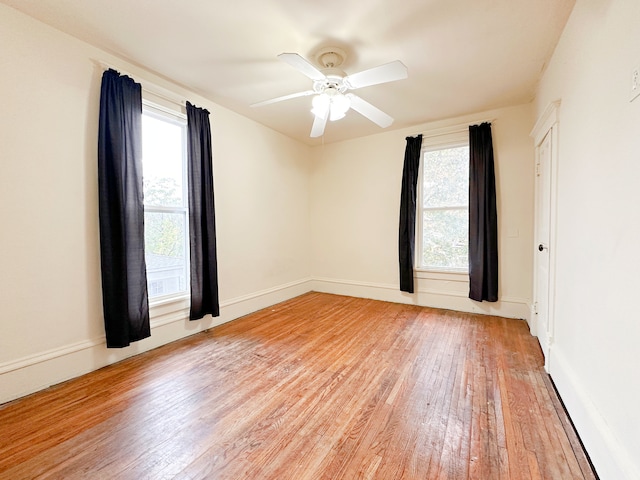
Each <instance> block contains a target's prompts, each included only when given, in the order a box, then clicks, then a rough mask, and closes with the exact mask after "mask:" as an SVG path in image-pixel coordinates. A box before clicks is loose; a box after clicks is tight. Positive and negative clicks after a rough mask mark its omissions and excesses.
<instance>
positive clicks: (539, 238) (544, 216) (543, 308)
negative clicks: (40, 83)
mask: <svg viewBox="0 0 640 480" xmlns="http://www.w3.org/2000/svg"><path fill="white" fill-rule="evenodd" d="M551 143H552V130H549V132H547V135H546V136H545V137H544V139H543V140H542V142H541V143H540V144H539V145H538V147H537V155H536V157H537V158H536V192H535V195H536V219H535V244H534V248H535V252H534V259H535V262H534V268H535V286H534V291H535V297H534V306H535V308H534V312H535V313H536V318H535V332H534V333H535V334H536V335H537V337H538V340H539V342H540V346H541V347H542V352H543V353H544V357H545V366H547V367H548V365H549V355H550V353H551V352H550V348H551V341H552V335H553V329H552V325H551V320H552V319H551V315H550V311H549V296H550V295H549V294H550V292H549V286H550V268H549V266H550V252H549V247H550V245H549V244H550V238H551V235H550V225H551V172H552V170H551V166H552V165H551V163H552V144H551Z"/></svg>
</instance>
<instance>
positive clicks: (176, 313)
mask: <svg viewBox="0 0 640 480" xmlns="http://www.w3.org/2000/svg"><path fill="white" fill-rule="evenodd" d="M311 289H312V288H311V279H309V278H305V279H302V280H298V281H295V282H291V283H287V284H284V285H278V286H276V287H273V288H269V289H265V290H261V291H258V292H253V293H251V294H248V295H243V296H240V297H235V298H232V299H229V300H224V301H222V302H220V316H219V317H215V318H214V317H211V316H210V315H208V316H206V317H205V318H203V319H202V320H198V321H195V322H190V321H189V320H188V314H189V309H188V305H187V302H186V301H182V302H181V301H177V302H176V301H174V302H170V303H167V304H160V305H157V306H154V307H153V308H152V320H151V337H149V338H146V339H144V340H141V341H139V342H136V343H134V344H132V345H131V346H129V347H126V348H123V349H108V348H106V346H105V338H104V336H103V337H99V338H93V339H87V340H85V341H81V342H77V343H74V344H70V345H65V346H63V347H60V348H56V349H52V350H48V351H46V352H39V353H37V354H34V355H30V356H27V357H23V358H19V359H16V360H13V361H10V362H5V363H2V364H0V404H2V403H5V402H8V401H11V400H14V399H16V398H19V397H22V396H25V395H28V394H30V393H33V392H36V391H39V390H42V389H44V388H47V387H49V386H51V385H55V384H57V383H60V382H64V381H66V380H69V379H71V378H75V377H78V376H80V375H84V374H85V373H89V372H92V371H94V370H97V369H99V368H102V367H104V366H106V365H110V364H112V363H115V362H118V361H120V360H123V359H125V358H128V357H131V356H134V355H137V354H139V353H143V352H146V351H148V350H151V349H154V348H156V347H159V346H162V345H165V344H167V343H170V342H173V341H175V340H179V339H181V338H184V337H188V336H190V335H193V334H196V333H199V332H202V331H204V330H207V329H209V328H212V327H214V326H217V325H221V324H223V323H226V322H228V321H231V320H234V319H236V318H239V317H242V316H244V315H247V314H249V313H252V312H255V311H257V310H260V309H262V308H266V307H268V306H271V305H274V304H276V303H279V302H282V301H285V300H288V299H290V298H294V297H297V296H299V295H302V294H303V293H307V292H309V291H311Z"/></svg>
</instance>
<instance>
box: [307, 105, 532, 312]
mask: <svg viewBox="0 0 640 480" xmlns="http://www.w3.org/2000/svg"><path fill="white" fill-rule="evenodd" d="M479 120H492V133H493V139H494V154H495V161H496V182H497V197H498V198H497V200H498V217H499V221H498V223H499V225H498V230H499V232H498V236H499V239H498V244H499V263H500V271H499V277H500V284H499V296H500V302H497V303H487V302H483V303H479V302H473V301H471V300H469V298H468V293H469V282H468V278H467V276H466V275H442V274H440V275H438V274H430V275H424V274H423V275H422V276H423V277H425V278H420V279H419V280H418V285H417V292H416V293H415V294H413V295H410V294H405V293H401V292H400V291H399V273H398V221H399V212H400V187H401V179H402V165H403V161H404V148H405V143H406V142H405V137H407V136H409V135H414V134H416V133H424V134H425V135H428V134H430V133H434V132H443V131H446V130H447V129H448V128H449V127H452V126H456V125H468V124H470V123H471V124H473V123H477V122H478V121H479ZM532 121H533V117H532V112H531V107H530V105H521V106H515V107H511V108H504V109H499V110H494V111H490V112H483V113H480V114H477V115H473V116H467V117H461V118H455V119H451V120H444V121H440V122H434V123H430V124H425V125H418V126H416V127H414V128H411V129H410V130H396V131H389V132H384V133H380V134H377V135H373V136H370V137H366V138H360V139H356V140H351V141H345V142H341V143H336V144H330V145H325V146H318V147H314V162H313V167H312V168H313V171H312V183H311V185H312V187H311V188H312V195H311V199H312V200H311V218H312V226H311V238H312V240H311V245H312V259H313V264H312V273H313V277H314V289H315V290H319V291H327V292H332V293H341V294H346V295H356V296H364V297H370V298H377V299H381V300H390V301H397V302H404V303H415V304H419V305H429V306H436V307H443V308H451V309H457V310H462V311H470V312H482V313H491V314H499V315H504V316H507V317H516V318H527V319H528V317H529V306H530V303H531V292H532V281H531V279H532V257H533V254H532V231H533V185H534V177H533V172H534V151H533V142H532V140H531V138H530V137H529V132H530V131H531V128H532V126H533V123H532Z"/></svg>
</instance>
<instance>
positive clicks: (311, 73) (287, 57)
mask: <svg viewBox="0 0 640 480" xmlns="http://www.w3.org/2000/svg"><path fill="white" fill-rule="evenodd" d="M278 58H279V59H280V60H282V61H284V62H287V63H288V64H289V65H291V66H292V67H293V68H295V69H296V70H298V71H299V72H300V73H303V74H304V75H306V76H307V77H309V78H310V79H311V80H324V79H325V78H327V77H325V75H324V73H322V72H321V71H320V70H318V69H317V68H316V67H314V66H313V65H311V64H310V63H309V62H307V61H306V60H305V59H304V58H302V57H301V56H300V55H298V54H297V53H281V54H280V55H278Z"/></svg>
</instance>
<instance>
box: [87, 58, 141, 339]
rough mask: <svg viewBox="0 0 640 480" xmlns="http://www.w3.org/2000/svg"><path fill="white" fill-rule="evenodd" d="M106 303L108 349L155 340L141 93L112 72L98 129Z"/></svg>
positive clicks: (103, 88)
mask: <svg viewBox="0 0 640 480" xmlns="http://www.w3.org/2000/svg"><path fill="white" fill-rule="evenodd" d="M98 189H99V216H100V261H101V267H102V303H103V310H104V324H105V331H106V336H107V347H110V348H113V347H126V346H128V345H129V344H130V342H135V341H137V340H141V339H143V338H146V337H148V336H150V335H151V329H150V326H149V300H148V297H147V273H146V272H147V270H146V265H145V260H144V206H143V199H142V90H141V87H140V84H139V83H135V82H134V81H133V80H132V79H131V78H129V77H127V76H121V75H120V74H119V73H118V72H116V71H115V70H112V69H109V70H107V71H106V72H104V74H103V75H102V86H101V90H100V119H99V127H98Z"/></svg>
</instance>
